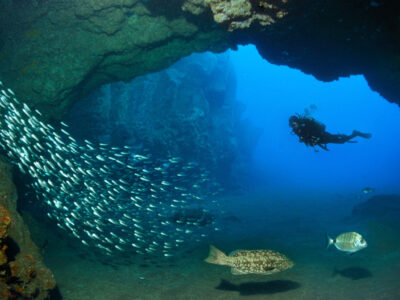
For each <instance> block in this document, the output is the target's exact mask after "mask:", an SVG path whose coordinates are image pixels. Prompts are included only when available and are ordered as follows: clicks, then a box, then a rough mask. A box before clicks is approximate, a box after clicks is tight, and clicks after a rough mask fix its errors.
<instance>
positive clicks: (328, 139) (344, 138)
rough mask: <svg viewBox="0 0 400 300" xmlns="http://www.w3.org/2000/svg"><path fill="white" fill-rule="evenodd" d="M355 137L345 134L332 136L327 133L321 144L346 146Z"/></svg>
mask: <svg viewBox="0 0 400 300" xmlns="http://www.w3.org/2000/svg"><path fill="white" fill-rule="evenodd" d="M353 137H354V136H353V135H345V134H331V133H328V132H326V133H325V135H324V137H323V138H322V139H321V141H320V143H321V144H325V145H326V144H330V143H332V144H344V143H346V142H348V141H349V140H351V139H352V138H353Z"/></svg>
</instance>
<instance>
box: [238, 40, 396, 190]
mask: <svg viewBox="0 0 400 300" xmlns="http://www.w3.org/2000/svg"><path fill="white" fill-rule="evenodd" d="M230 58H231V61H232V64H233V66H234V69H235V74H236V76H237V93H236V97H237V99H238V101H241V102H242V103H244V105H245V106H246V111H245V113H244V117H245V118H247V119H249V120H251V122H252V123H254V125H255V126H256V127H259V128H262V132H263V133H262V135H261V136H260V139H259V141H258V143H257V146H256V147H255V149H254V152H253V164H252V165H253V169H252V172H253V173H252V175H253V176H254V177H252V182H253V185H255V186H256V187H258V188H261V189H263V188H264V189H266V190H275V191H286V192H288V191H290V192H293V193H297V192H299V191H301V192H306V191H320V192H321V191H323V192H328V193H354V194H357V193H358V192H359V191H360V190H361V189H362V188H363V187H366V186H371V187H374V188H375V189H376V190H377V191H379V192H380V193H396V192H397V193H398V192H399V186H398V182H399V180H400V178H399V174H398V171H397V170H398V169H399V167H400V159H399V157H398V153H399V150H400V136H399V129H398V128H399V126H398V124H399V119H400V109H399V107H398V106H397V105H395V104H391V103H389V102H388V101H386V99H384V98H383V97H381V96H380V95H379V94H378V93H376V92H373V91H371V89H370V88H369V86H368V84H367V82H366V80H365V79H364V77H363V76H361V75H356V76H350V77H348V78H339V79H338V80H336V81H333V82H321V81H318V80H317V79H315V78H314V77H313V76H311V75H307V74H304V73H302V72H301V71H299V70H295V69H290V68H289V67H286V66H276V65H272V64H270V63H268V62H267V61H266V60H264V59H263V58H262V57H261V56H260V55H259V54H258V52H257V50H256V48H255V47H254V46H245V47H240V48H239V50H238V51H232V52H231V56H230ZM305 112H308V113H310V115H311V116H312V117H313V118H315V119H317V120H318V121H320V122H322V123H324V124H325V125H326V130H327V131H329V132H331V133H343V134H350V133H351V132H352V131H353V130H354V129H356V130H360V131H363V132H368V133H371V134H372V137H371V138H370V139H362V138H357V139H356V140H357V143H346V144H329V145H328V149H329V151H325V150H323V149H321V148H318V147H315V148H316V150H317V151H318V152H316V151H313V148H312V147H306V146H305V144H303V143H299V141H298V137H297V136H296V135H294V134H293V133H291V128H290V127H289V120H288V119H289V117H290V116H292V115H294V114H295V113H300V114H304V113H305ZM256 178H257V179H256Z"/></svg>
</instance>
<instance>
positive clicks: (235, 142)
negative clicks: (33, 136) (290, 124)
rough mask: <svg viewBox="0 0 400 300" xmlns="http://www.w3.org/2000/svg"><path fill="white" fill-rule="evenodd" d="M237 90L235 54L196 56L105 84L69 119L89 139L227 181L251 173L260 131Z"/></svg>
mask: <svg viewBox="0 0 400 300" xmlns="http://www.w3.org/2000/svg"><path fill="white" fill-rule="evenodd" d="M235 93H236V76H235V72H234V70H233V66H232V65H231V64H230V60H229V54H228V53H226V54H213V53H210V52H207V53H202V54H193V55H191V56H188V57H185V58H183V59H181V60H180V61H179V62H177V63H175V64H174V65H172V66H171V67H169V68H168V69H165V70H163V71H160V72H157V73H153V74H148V75H145V76H139V77H136V78H135V79H133V80H132V81H131V82H129V83H123V82H117V83H112V84H109V85H105V86H103V87H102V88H101V89H100V90H98V91H97V92H95V93H93V94H92V95H91V96H89V97H88V98H87V99H82V100H81V101H79V102H77V103H76V104H75V105H74V106H73V107H72V109H71V111H70V112H69V113H68V114H67V115H66V117H65V118H64V121H65V122H66V123H67V124H70V125H69V126H70V127H69V131H70V133H71V134H72V135H73V136H74V137H75V138H78V139H80V140H81V141H82V142H83V140H84V139H87V140H90V141H93V142H98V143H106V144H109V145H112V146H121V147H122V146H125V145H129V146H132V147H135V148H136V149H137V152H138V153H142V152H150V153H152V155H153V156H157V157H160V158H163V157H168V156H171V155H172V156H174V157H181V158H183V159H184V160H185V161H195V162H197V163H199V164H201V165H202V166H203V167H205V168H207V169H208V170H210V171H214V174H215V175H216V177H217V178H218V181H219V182H220V183H223V184H228V183H234V182H237V181H238V180H235V178H236V177H238V176H239V174H240V175H241V176H243V175H244V174H245V172H246V170H248V165H247V164H249V163H250V162H251V159H249V157H251V156H252V149H254V147H255V144H256V143H257V141H258V138H259V136H260V134H261V130H260V129H257V128H255V127H254V126H253V125H252V124H251V123H250V122H249V121H248V120H247V119H244V118H243V116H242V114H243V112H244V110H245V107H244V105H243V104H242V103H240V102H238V101H237V100H236V95H235ZM82 124H85V125H86V126H84V127H82ZM144 149H146V151H144ZM239 177H240V176H239ZM241 179H243V178H241Z"/></svg>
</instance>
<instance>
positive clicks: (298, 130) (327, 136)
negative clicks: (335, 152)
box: [289, 116, 371, 150]
mask: <svg viewBox="0 0 400 300" xmlns="http://www.w3.org/2000/svg"><path fill="white" fill-rule="evenodd" d="M289 125H290V127H291V128H292V129H293V132H294V133H295V134H296V135H297V136H298V137H299V141H300V142H302V143H304V144H306V145H307V146H312V147H314V146H319V147H321V148H322V149H324V150H328V148H327V147H326V145H327V144H330V143H332V144H344V143H357V142H356V141H351V139H353V138H355V137H357V136H360V137H364V138H370V137H371V135H370V134H369V133H362V132H359V131H357V130H354V131H353V133H352V134H350V135H346V134H331V133H329V132H327V131H326V130H325V128H326V127H325V125H324V124H322V123H320V122H318V121H317V120H315V119H314V118H311V117H301V116H292V117H290V119H289Z"/></svg>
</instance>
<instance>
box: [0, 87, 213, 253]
mask: <svg viewBox="0 0 400 300" xmlns="http://www.w3.org/2000/svg"><path fill="white" fill-rule="evenodd" d="M0 115H1V118H0V148H2V150H3V152H4V153H5V154H6V155H7V156H8V158H9V159H10V161H11V162H12V163H13V164H15V165H16V166H18V168H19V170H20V171H21V172H22V173H24V174H27V175H29V176H30V177H31V178H32V179H33V181H32V185H31V188H32V189H33V190H34V191H35V194H36V196H37V197H38V198H39V199H40V200H41V202H42V203H43V205H44V209H45V210H46V213H47V215H48V217H49V218H50V219H52V220H54V221H55V222H56V224H57V226H58V227H60V228H61V229H64V230H66V231H67V232H69V233H70V234H71V235H73V236H74V237H75V238H77V239H79V240H80V241H81V242H82V244H84V245H86V246H88V247H90V246H94V247H97V248H98V249H101V250H102V251H103V252H104V253H106V254H109V255H112V254H113V253H114V252H115V251H129V252H136V253H140V254H146V253H149V254H155V255H162V256H165V257H169V256H173V254H174V252H175V250H176V249H177V248H180V247H182V245H183V243H185V242H194V241H199V240H200V239H201V238H203V237H205V236H206V233H207V232H208V231H209V230H210V227H211V229H215V230H218V228H217V227H216V224H215V222H212V224H209V226H208V228H203V227H202V226H201V224H200V223H201V220H199V221H198V222H196V220H192V219H190V220H189V219H182V220H174V219H173V218H172V216H174V215H176V214H177V212H180V211H185V210H187V209H192V208H193V207H194V208H197V209H198V210H200V211H201V212H203V213H204V214H207V213H209V210H210V209H212V207H216V206H218V203H217V202H216V200H215V197H213V196H215V195H216V194H217V193H218V192H219V190H220V188H219V187H218V184H217V183H216V182H215V181H213V180H211V179H210V174H209V173H208V172H207V171H206V170H205V169H204V168H200V167H199V166H198V164H196V163H195V162H187V163H185V162H184V161H183V160H182V159H181V158H179V157H168V158H165V159H160V158H152V156H151V154H149V153H145V154H144V153H140V154H139V153H135V152H134V150H133V148H132V147H130V146H124V147H111V146H109V145H107V144H102V143H99V144H94V143H92V142H90V141H88V140H85V141H84V142H80V143H79V142H78V141H76V140H75V139H74V138H73V137H72V136H71V135H70V134H69V132H68V126H67V125H66V124H65V123H63V122H60V125H59V126H54V127H53V126H52V125H50V124H48V123H47V122H45V121H44V120H45V119H44V118H43V117H42V114H41V113H40V111H38V110H33V109H31V108H30V107H29V106H28V105H27V104H25V103H23V102H20V101H19V100H18V99H16V97H15V95H14V93H13V91H12V90H10V89H7V88H5V87H4V86H3V84H2V82H0ZM55 127H56V128H55ZM200 218H201V216H200Z"/></svg>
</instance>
